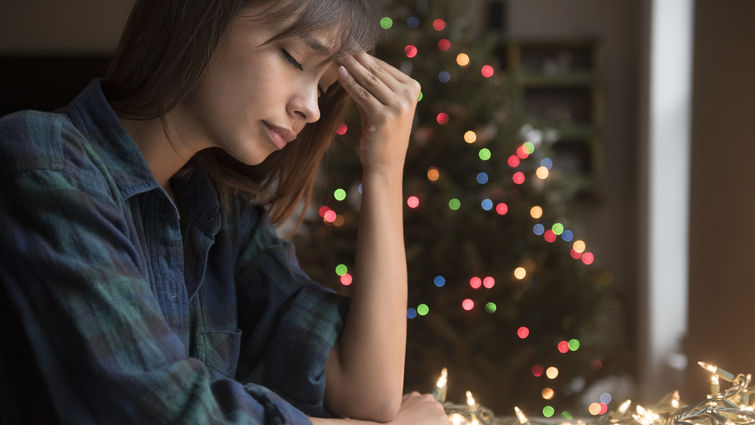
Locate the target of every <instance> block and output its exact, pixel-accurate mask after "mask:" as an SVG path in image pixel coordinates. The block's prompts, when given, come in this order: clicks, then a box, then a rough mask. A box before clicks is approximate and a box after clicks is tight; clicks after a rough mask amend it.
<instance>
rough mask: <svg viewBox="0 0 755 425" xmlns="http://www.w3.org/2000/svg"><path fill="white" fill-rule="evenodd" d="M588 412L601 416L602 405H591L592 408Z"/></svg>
mask: <svg viewBox="0 0 755 425" xmlns="http://www.w3.org/2000/svg"><path fill="white" fill-rule="evenodd" d="M587 411H588V412H590V414H591V415H593V416H597V415H599V414H600V403H590V407H588V408H587Z"/></svg>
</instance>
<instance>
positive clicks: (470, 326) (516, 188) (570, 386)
mask: <svg viewBox="0 0 755 425" xmlns="http://www.w3.org/2000/svg"><path fill="white" fill-rule="evenodd" d="M464 5H465V3H462V2H453V1H434V2H433V1H430V2H420V3H418V4H416V5H414V6H408V5H405V4H404V5H397V6H395V7H391V8H388V9H387V10H390V11H391V15H390V16H385V17H383V18H382V19H381V20H380V25H381V26H382V28H383V29H384V34H385V40H384V42H383V43H381V45H380V46H379V48H378V56H379V57H381V58H383V59H384V60H386V61H387V62H389V63H392V64H394V65H395V66H397V67H399V68H401V69H402V70H403V71H404V72H406V73H407V74H410V75H411V76H412V77H413V78H414V79H416V80H417V81H419V82H420V83H421V84H422V92H423V93H422V97H421V99H420V102H419V104H418V106H417V114H416V120H415V125H414V128H413V133H412V140H411V143H410V146H409V151H408V153H407V158H406V166H405V174H404V195H405V199H406V204H405V211H404V218H405V226H404V228H405V243H406V252H407V262H408V272H409V276H408V277H409V307H410V308H409V309H408V311H407V316H408V318H409V319H410V320H409V328H408V332H409V334H408V347H407V362H406V389H407V391H408V390H419V391H423V392H427V391H429V390H431V389H432V388H433V386H434V384H435V380H436V379H437V378H438V375H439V373H440V370H441V369H442V368H444V367H447V368H448V371H449V391H448V398H449V400H454V401H457V402H462V401H463V400H464V397H465V396H464V393H465V390H471V391H472V392H473V393H474V395H475V398H476V400H477V402H479V403H482V404H483V405H486V406H488V407H490V408H492V409H493V410H495V411H496V412H497V413H498V414H511V413H512V412H513V410H512V409H513V406H514V405H518V406H520V407H522V408H523V409H525V410H527V411H529V412H543V415H544V416H551V415H554V414H556V415H563V416H565V417H569V416H570V415H571V414H573V415H575V416H578V415H579V416H585V415H586V414H587V410H586V409H585V407H586V406H585V405H584V404H585V401H584V400H582V398H581V397H580V396H581V394H582V392H583V390H584V389H585V388H587V387H588V386H589V385H590V383H591V382H593V381H595V380H596V379H599V378H601V377H603V376H606V375H607V374H609V373H610V372H611V370H612V369H614V364H615V363H616V362H617V361H618V357H617V356H616V355H615V353H611V352H610V350H609V349H608V348H606V347H605V346H604V345H603V344H602V336H603V329H602V328H601V327H600V325H601V323H600V322H601V318H602V316H603V312H605V311H606V310H607V309H609V308H610V307H611V303H612V295H611V291H612V288H611V287H610V279H607V278H606V276H607V274H605V273H602V272H601V270H600V269H599V267H598V266H597V264H593V263H594V261H595V255H594V253H592V252H590V249H589V246H588V245H589V244H587V243H585V241H583V240H580V232H579V229H580V226H579V223H575V222H573V221H572V220H570V217H571V209H572V206H573V204H574V200H575V194H576V193H577V192H578V190H579V185H578V184H576V183H575V181H574V180H573V179H571V178H568V177H567V176H565V175H563V174H562V173H560V172H559V170H558V164H557V163H554V161H553V160H552V159H551V157H550V156H549V155H550V150H549V144H548V140H549V137H548V131H547V130H539V129H537V128H535V127H534V126H533V125H531V124H528V122H531V121H528V120H527V118H528V117H525V116H524V114H523V112H522V108H521V106H520V102H518V101H517V99H516V96H515V95H514V93H515V92H516V79H515V78H513V76H507V74H506V72H505V69H503V68H502V64H501V61H500V60H499V59H498V57H497V55H496V51H497V49H498V48H499V47H500V45H501V43H502V42H503V41H502V40H501V39H500V37H499V36H497V35H495V34H488V35H486V34H485V32H484V31H481V30H480V29H479V28H476V27H475V25H478V23H476V22H474V21H473V20H468V19H466V18H464V17H463V13H462V12H463V10H462V8H463V7H464ZM359 128H360V123H359V116H358V114H357V113H356V112H355V113H353V114H352V115H351V116H350V117H349V118H348V119H347V120H346V122H345V123H344V125H342V126H341V128H340V129H339V130H338V135H337V136H336V140H335V142H334V146H333V147H332V148H331V151H330V152H329V154H328V156H326V158H325V160H324V162H323V165H322V167H321V170H320V171H321V176H320V178H319V180H318V181H319V183H318V184H319V185H318V187H317V189H316V191H315V197H314V201H313V204H312V210H313V211H312V212H311V213H310V214H308V216H307V218H306V219H305V221H304V223H303V226H302V228H301V231H300V232H299V234H298V236H297V237H296V238H295V243H296V245H297V252H298V255H299V260H300V262H301V264H302V268H303V269H304V270H305V271H307V273H309V274H310V276H311V277H312V278H313V279H315V280H317V281H319V282H321V283H323V284H325V285H327V286H331V287H334V288H337V290H338V291H340V292H343V293H348V286H349V285H350V283H351V279H350V274H349V271H348V268H349V266H350V264H351V263H352V262H353V258H354V245H355V240H356V224H357V219H358V208H359V203H360V188H359V178H360V176H361V166H360V163H359V159H358V153H357V149H358V145H359V143H358V141H359ZM366 385H368V384H366ZM594 401H596V402H599V401H598V400H594ZM603 401H605V400H603ZM606 403H607V401H606ZM603 410H604V411H605V409H603Z"/></svg>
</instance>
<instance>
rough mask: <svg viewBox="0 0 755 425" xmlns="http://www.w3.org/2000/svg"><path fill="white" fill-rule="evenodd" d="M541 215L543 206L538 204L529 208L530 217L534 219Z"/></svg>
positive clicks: (538, 218)
mask: <svg viewBox="0 0 755 425" xmlns="http://www.w3.org/2000/svg"><path fill="white" fill-rule="evenodd" d="M542 216H543V207H541V206H540V205H535V206H534V207H532V208H530V217H532V218H534V219H535V220H540V218H541V217H542Z"/></svg>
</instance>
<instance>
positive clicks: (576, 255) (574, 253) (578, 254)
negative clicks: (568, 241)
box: [571, 249, 582, 260]
mask: <svg viewBox="0 0 755 425" xmlns="http://www.w3.org/2000/svg"><path fill="white" fill-rule="evenodd" d="M581 257H582V253H581V252H577V251H575V250H574V249H572V250H571V258H573V259H575V260H579V259H580V258H581Z"/></svg>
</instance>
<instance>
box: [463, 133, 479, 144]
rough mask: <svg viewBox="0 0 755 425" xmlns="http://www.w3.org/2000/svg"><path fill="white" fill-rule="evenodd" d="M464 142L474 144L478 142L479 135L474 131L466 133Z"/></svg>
mask: <svg viewBox="0 0 755 425" xmlns="http://www.w3.org/2000/svg"><path fill="white" fill-rule="evenodd" d="M464 141H465V142H467V143H474V142H476V141H477V133H475V132H474V131H472V130H468V131H467V132H466V133H464Z"/></svg>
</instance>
